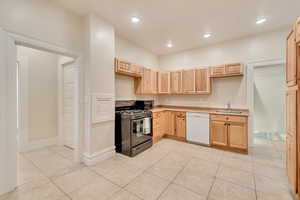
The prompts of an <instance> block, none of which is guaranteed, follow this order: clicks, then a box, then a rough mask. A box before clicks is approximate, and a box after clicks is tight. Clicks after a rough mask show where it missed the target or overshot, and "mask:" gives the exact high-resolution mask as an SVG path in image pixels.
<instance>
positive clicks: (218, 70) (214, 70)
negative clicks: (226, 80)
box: [210, 65, 225, 77]
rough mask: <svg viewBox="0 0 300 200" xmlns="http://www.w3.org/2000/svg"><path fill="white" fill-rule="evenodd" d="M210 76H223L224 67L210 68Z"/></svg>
mask: <svg viewBox="0 0 300 200" xmlns="http://www.w3.org/2000/svg"><path fill="white" fill-rule="evenodd" d="M210 76H211V77H222V76H225V65H219V66H214V67H210Z"/></svg>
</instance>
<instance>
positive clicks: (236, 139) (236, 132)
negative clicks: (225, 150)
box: [227, 122, 248, 149]
mask: <svg viewBox="0 0 300 200" xmlns="http://www.w3.org/2000/svg"><path fill="white" fill-rule="evenodd" d="M246 128H247V126H245V124H244V123H239V122H230V123H228V124H227V129H228V145H229V147H231V148H237V149H247V140H248V138H247V130H246Z"/></svg>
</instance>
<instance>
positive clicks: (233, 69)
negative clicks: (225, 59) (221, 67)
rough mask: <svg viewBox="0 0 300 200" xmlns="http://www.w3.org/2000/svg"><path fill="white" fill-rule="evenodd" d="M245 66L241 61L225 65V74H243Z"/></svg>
mask: <svg viewBox="0 0 300 200" xmlns="http://www.w3.org/2000/svg"><path fill="white" fill-rule="evenodd" d="M243 70H244V67H243V65H242V64H241V63H231V64H226V65H225V74H226V75H227V76H231V75H242V74H243Z"/></svg>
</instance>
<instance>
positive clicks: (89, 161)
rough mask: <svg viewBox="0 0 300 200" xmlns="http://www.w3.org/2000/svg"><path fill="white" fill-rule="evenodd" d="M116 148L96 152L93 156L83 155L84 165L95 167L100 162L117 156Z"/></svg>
mask: <svg viewBox="0 0 300 200" xmlns="http://www.w3.org/2000/svg"><path fill="white" fill-rule="evenodd" d="M115 149H116V148H115V146H113V147H109V148H106V149H104V150H102V151H98V152H95V153H93V154H88V153H85V154H84V155H83V161H84V164H86V165H87V166H91V165H95V164H97V163H98V162H100V161H103V160H107V159H109V158H112V157H113V156H114V155H115V154H116V150H115Z"/></svg>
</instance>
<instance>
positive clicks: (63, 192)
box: [26, 158, 72, 200]
mask: <svg viewBox="0 0 300 200" xmlns="http://www.w3.org/2000/svg"><path fill="white" fill-rule="evenodd" d="M26 159H27V158H26ZM28 161H29V162H31V163H32V165H33V166H35V167H36V168H37V169H38V170H39V172H40V173H41V174H42V175H43V176H45V177H46V178H47V179H48V180H49V182H50V183H52V184H53V185H54V186H55V187H56V188H57V189H58V190H59V191H61V192H62V194H64V195H65V196H66V197H68V199H70V200H71V199H72V198H71V197H70V196H69V194H67V193H66V192H65V191H63V190H62V189H61V188H60V187H59V186H58V185H56V184H55V183H54V182H53V180H52V179H51V178H50V177H48V176H47V175H45V174H44V173H43V171H42V170H41V169H40V168H39V167H38V166H37V165H36V164H35V163H34V162H33V161H32V160H30V159H28ZM36 188H38V186H37V187H36Z"/></svg>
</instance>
